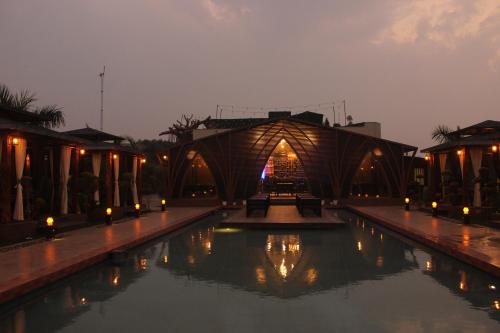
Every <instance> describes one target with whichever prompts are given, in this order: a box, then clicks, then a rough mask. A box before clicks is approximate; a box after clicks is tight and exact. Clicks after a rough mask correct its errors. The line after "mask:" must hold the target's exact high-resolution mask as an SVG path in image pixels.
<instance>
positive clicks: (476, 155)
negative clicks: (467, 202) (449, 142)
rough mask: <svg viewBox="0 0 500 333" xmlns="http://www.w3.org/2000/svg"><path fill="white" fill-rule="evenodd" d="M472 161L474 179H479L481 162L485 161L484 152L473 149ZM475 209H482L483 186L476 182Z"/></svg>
mask: <svg viewBox="0 0 500 333" xmlns="http://www.w3.org/2000/svg"><path fill="white" fill-rule="evenodd" d="M469 153H470V160H471V162H472V171H473V172H474V177H476V178H477V177H479V168H481V161H482V159H483V150H482V149H481V148H480V147H474V148H471V149H470V151H469ZM474 207H481V184H480V183H479V182H474Z"/></svg>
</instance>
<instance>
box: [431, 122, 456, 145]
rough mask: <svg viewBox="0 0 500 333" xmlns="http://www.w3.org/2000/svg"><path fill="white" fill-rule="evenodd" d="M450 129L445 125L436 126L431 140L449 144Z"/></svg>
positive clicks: (450, 138)
mask: <svg viewBox="0 0 500 333" xmlns="http://www.w3.org/2000/svg"><path fill="white" fill-rule="evenodd" d="M451 132H452V131H451V129H450V128H449V127H448V126H446V125H437V126H436V127H435V128H434V129H433V130H432V133H431V135H432V140H434V141H437V142H439V143H445V142H450V141H451V140H452V139H453V138H452V137H451V136H450V133H451Z"/></svg>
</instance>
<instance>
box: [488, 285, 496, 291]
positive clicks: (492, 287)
mask: <svg viewBox="0 0 500 333" xmlns="http://www.w3.org/2000/svg"><path fill="white" fill-rule="evenodd" d="M488 289H489V290H496V289H497V287H496V286H495V285H494V284H490V285H488Z"/></svg>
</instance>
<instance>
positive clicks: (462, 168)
mask: <svg viewBox="0 0 500 333" xmlns="http://www.w3.org/2000/svg"><path fill="white" fill-rule="evenodd" d="M460 151H461V153H460V154H459V155H458V161H459V162H460V172H461V173H462V180H463V179H464V161H465V149H462V150H460Z"/></svg>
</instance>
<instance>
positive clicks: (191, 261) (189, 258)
mask: <svg viewBox="0 0 500 333" xmlns="http://www.w3.org/2000/svg"><path fill="white" fill-rule="evenodd" d="M187 261H188V263H189V264H190V265H194V263H195V261H194V257H193V256H188V257H187Z"/></svg>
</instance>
